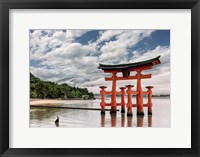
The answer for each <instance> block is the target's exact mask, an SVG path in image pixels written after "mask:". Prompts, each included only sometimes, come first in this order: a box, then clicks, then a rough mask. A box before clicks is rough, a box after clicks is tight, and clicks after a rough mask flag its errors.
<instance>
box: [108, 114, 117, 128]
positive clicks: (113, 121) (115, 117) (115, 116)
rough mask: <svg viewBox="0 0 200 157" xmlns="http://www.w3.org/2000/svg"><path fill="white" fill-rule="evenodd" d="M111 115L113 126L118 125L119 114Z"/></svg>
mask: <svg viewBox="0 0 200 157" xmlns="http://www.w3.org/2000/svg"><path fill="white" fill-rule="evenodd" d="M110 116H111V118H110V119H111V127H116V124H117V114H110Z"/></svg>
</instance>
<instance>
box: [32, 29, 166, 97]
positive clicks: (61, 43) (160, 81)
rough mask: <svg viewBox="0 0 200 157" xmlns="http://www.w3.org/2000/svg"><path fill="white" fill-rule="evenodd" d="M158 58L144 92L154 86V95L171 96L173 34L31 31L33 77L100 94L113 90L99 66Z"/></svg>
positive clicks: (125, 31) (154, 32)
mask: <svg viewBox="0 0 200 157" xmlns="http://www.w3.org/2000/svg"><path fill="white" fill-rule="evenodd" d="M158 55H161V58H160V60H161V64H160V65H158V66H156V67H155V68H153V69H152V70H149V71H144V73H152V78H151V79H148V80H143V82H142V83H143V88H144V89H145V86H146V85H154V86H155V89H154V94H170V30H30V71H31V73H33V74H34V75H35V76H37V77H39V78H41V79H43V80H48V81H54V82H57V83H68V84H70V85H72V86H78V87H86V88H88V89H89V90H90V91H92V92H94V93H99V86H100V85H106V86H108V90H109V89H110V88H111V82H105V80H104V77H105V76H106V75H108V74H105V73H103V71H102V70H100V69H98V68H97V67H98V64H99V63H106V64H121V63H132V62H138V61H142V60H146V59H151V58H153V57H156V56H158ZM119 75H120V74H119ZM135 83H136V82H135V81H134V80H133V81H119V82H118V83H117V84H118V86H125V85H126V84H135Z"/></svg>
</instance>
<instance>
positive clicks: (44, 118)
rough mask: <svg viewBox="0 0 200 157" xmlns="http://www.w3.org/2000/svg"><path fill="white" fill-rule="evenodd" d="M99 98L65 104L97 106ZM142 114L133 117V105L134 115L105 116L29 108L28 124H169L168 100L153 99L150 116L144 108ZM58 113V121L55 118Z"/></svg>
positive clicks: (96, 125) (108, 114)
mask: <svg viewBox="0 0 200 157" xmlns="http://www.w3.org/2000/svg"><path fill="white" fill-rule="evenodd" d="M99 103H100V100H98V99H97V100H90V101H89V100H88V101H83V102H82V103H80V104H70V105H69V104H66V105H63V106H69V107H75V106H78V107H84V108H87V107H88V108H98V107H99ZM108 108H109V107H108ZM144 112H145V115H144V116H136V114H135V113H136V108H133V116H132V117H128V116H127V115H126V113H125V114H121V113H120V112H117V113H116V114H112V115H111V114H110V113H109V111H106V114H105V115H102V114H100V111H98V110H77V109H59V108H37V107H31V108H30V127H34V128H52V127H57V128H99V127H165V128H166V127H170V121H171V120H170V99H168V98H162V99H161V98H154V108H153V115H148V114H147V113H148V110H147V108H144ZM57 116H59V118H60V121H59V123H57V124H56V123H55V118H56V117H57Z"/></svg>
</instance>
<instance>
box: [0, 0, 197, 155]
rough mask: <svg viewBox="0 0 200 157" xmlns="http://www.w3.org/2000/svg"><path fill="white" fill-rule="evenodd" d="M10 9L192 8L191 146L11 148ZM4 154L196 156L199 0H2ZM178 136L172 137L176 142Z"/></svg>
mask: <svg viewBox="0 0 200 157" xmlns="http://www.w3.org/2000/svg"><path fill="white" fill-rule="evenodd" d="M9 9H191V35H192V36H191V40H192V41H191V43H192V45H191V52H192V55H191V56H192V65H191V66H192V69H191V72H192V75H191V100H192V102H191V104H192V107H191V115H192V117H191V119H192V121H191V148H154V149H150V148H149V149H147V148H140V149H139V148H132V149H130V148H129V149H128V148H123V149H122V148H121V149H115V148H9V102H10V98H9V88H10V85H9V79H10V78H9V76H10V75H9V72H10V71H9V64H10V63H9ZM0 10H1V14H0V34H1V35H0V41H1V42H0V54H1V56H0V58H1V61H0V69H1V70H0V76H1V77H0V87H1V88H0V89H1V90H0V101H1V102H0V115H1V116H0V139H1V140H0V141H1V143H0V154H1V156H2V157H3V156H50V155H51V156H69V157H70V156H77V157H78V156H91V155H92V156H140V157H141V156H155V155H159V156H163V157H164V156H193V157H198V156H199V155H200V138H199V137H200V131H199V130H200V115H199V114H198V113H200V107H199V106H198V105H199V96H198V94H199V93H198V92H199V90H200V85H199V81H198V79H199V76H200V75H199V74H200V72H199V69H200V55H199V54H198V53H199V48H200V47H199V45H200V30H199V29H200V20H199V16H200V2H199V0H193V1H191V0H160V1H157V0H150V1H147V0H125V1H123V0H96V1H92V0H77V1H76V0H75V1H71V0H58V1H55V0H1V1H0ZM173 140H175V139H172V142H173Z"/></svg>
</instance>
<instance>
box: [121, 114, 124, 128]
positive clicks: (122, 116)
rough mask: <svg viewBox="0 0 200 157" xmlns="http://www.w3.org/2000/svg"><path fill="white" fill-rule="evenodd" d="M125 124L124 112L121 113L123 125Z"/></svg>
mask: <svg viewBox="0 0 200 157" xmlns="http://www.w3.org/2000/svg"><path fill="white" fill-rule="evenodd" d="M124 125H125V114H124V113H122V115H121V127H124Z"/></svg>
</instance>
